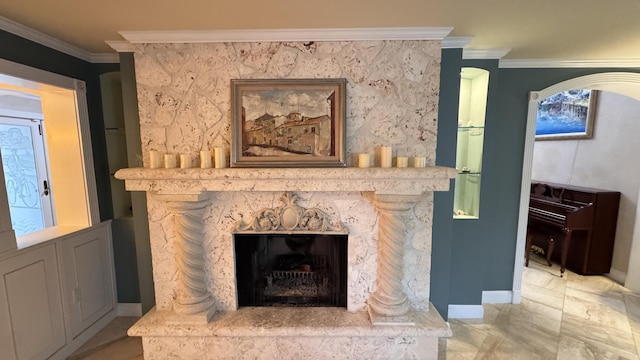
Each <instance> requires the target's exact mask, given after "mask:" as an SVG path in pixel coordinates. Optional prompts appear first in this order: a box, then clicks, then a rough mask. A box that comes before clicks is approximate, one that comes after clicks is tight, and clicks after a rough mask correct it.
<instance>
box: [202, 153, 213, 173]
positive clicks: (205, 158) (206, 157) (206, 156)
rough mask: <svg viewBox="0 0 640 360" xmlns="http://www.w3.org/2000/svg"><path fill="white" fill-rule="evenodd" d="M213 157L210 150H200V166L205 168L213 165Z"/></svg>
mask: <svg viewBox="0 0 640 360" xmlns="http://www.w3.org/2000/svg"><path fill="white" fill-rule="evenodd" d="M212 166H213V164H212V158H211V151H210V150H202V151H200V167H201V168H203V169H208V168H210V167H212Z"/></svg>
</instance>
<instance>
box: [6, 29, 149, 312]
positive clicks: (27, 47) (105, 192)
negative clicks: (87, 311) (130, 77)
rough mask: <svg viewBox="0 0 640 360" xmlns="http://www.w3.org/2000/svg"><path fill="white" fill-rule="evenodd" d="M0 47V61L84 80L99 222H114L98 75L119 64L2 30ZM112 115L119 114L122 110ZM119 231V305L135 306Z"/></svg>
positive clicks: (131, 262) (131, 265)
mask: <svg viewBox="0 0 640 360" xmlns="http://www.w3.org/2000/svg"><path fill="white" fill-rule="evenodd" d="M0 44H2V46H0V58H2V59H5V60H8V61H12V62H15V63H19V64H23V65H27V66H30V67H33V68H37V69H41V70H45V71H48V72H52V73H56V74H60V75H64V76H67V77H70V78H74V79H78V80H83V81H84V82H85V83H86V86H87V93H86V95H87V107H88V112H89V128H90V131H91V145H92V150H93V161H94V168H95V178H96V186H97V192H98V205H99V210H100V220H101V221H106V220H110V219H113V204H112V201H111V184H110V176H111V175H110V174H109V166H108V165H109V164H108V160H107V146H106V139H105V131H104V119H103V113H102V97H101V93H100V74H103V73H109V72H114V71H116V72H117V71H119V70H120V65H119V63H109V64H92V63H89V62H87V61H84V60H81V59H78V58H76V57H73V56H70V55H67V54H64V53H61V52H59V51H57V50H53V49H51V48H48V47H46V46H43V45H40V44H37V43H34V42H32V41H29V40H26V39H24V38H21V37H19V36H16V35H13V34H11V33H8V32H5V31H2V30H0ZM115 111H122V109H117V110H115ZM120 230H122V229H120ZM120 230H117V231H115V232H114V234H113V247H114V262H115V268H116V283H117V292H118V302H133V303H137V302H140V292H139V290H138V279H137V277H136V276H135V274H133V275H131V269H134V270H135V269H136V262H135V261H136V260H135V253H134V254H132V253H131V251H134V250H135V249H134V248H132V246H131V244H129V243H128V241H129V240H127V239H129V238H130V237H129V236H126V235H128V234H125V233H122V231H120ZM132 255H133V256H132Z"/></svg>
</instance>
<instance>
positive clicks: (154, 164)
mask: <svg viewBox="0 0 640 360" xmlns="http://www.w3.org/2000/svg"><path fill="white" fill-rule="evenodd" d="M149 167H150V168H152V169H158V168H161V167H162V156H161V155H160V153H159V152H157V151H155V150H151V151H149Z"/></svg>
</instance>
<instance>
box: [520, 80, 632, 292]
mask: <svg viewBox="0 0 640 360" xmlns="http://www.w3.org/2000/svg"><path fill="white" fill-rule="evenodd" d="M571 89H593V90H605V91H611V92H616V93H620V94H623V95H626V96H629V97H632V98H634V99H638V100H640V73H629V72H606V73H599V74H592V75H585V76H581V77H577V78H573V79H569V80H566V81H562V82H559V83H557V84H554V85H551V86H549V87H547V88H544V89H542V90H540V91H531V92H530V93H529V108H528V112H527V123H526V133H525V143H524V154H523V157H522V180H521V184H520V208H519V215H518V230H517V234H516V254H515V261H514V268H513V287H512V289H513V297H512V300H511V301H512V303H514V304H519V303H520V302H521V300H522V293H521V292H522V274H523V272H524V251H525V243H526V235H527V222H528V209H529V193H530V187H531V171H532V166H533V147H534V142H535V132H536V116H537V111H538V102H539V101H540V100H542V99H545V98H546V97H548V96H550V95H553V94H556V93H558V92H561V91H565V90H571ZM636 226H637V225H636ZM631 255H632V256H633V251H632V252H631ZM627 274H629V272H627Z"/></svg>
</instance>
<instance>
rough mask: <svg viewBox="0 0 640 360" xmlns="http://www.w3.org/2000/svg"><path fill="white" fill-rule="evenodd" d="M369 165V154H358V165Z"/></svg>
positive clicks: (365, 166)
mask: <svg viewBox="0 0 640 360" xmlns="http://www.w3.org/2000/svg"><path fill="white" fill-rule="evenodd" d="M369 166H371V156H369V154H358V167H361V168H368V167H369Z"/></svg>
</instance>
